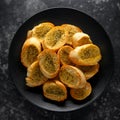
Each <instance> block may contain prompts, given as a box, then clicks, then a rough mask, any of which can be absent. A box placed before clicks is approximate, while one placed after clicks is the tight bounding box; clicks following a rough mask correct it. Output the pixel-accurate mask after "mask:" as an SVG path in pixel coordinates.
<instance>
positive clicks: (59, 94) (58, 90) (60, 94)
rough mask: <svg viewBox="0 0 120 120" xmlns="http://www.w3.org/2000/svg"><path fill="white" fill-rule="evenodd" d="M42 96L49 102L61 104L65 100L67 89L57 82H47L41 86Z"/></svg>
mask: <svg viewBox="0 0 120 120" xmlns="http://www.w3.org/2000/svg"><path fill="white" fill-rule="evenodd" d="M43 95H44V96H45V97H46V98H48V99H50V100H53V101H57V102H61V101H64V100H65V99H67V89H66V87H65V85H64V84H63V83H61V82H60V81H58V80H53V81H47V82H46V83H44V84H43Z"/></svg>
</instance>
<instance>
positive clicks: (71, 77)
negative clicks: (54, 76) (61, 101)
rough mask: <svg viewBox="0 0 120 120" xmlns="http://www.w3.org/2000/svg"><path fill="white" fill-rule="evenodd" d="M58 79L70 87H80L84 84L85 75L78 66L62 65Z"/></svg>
mask: <svg viewBox="0 0 120 120" xmlns="http://www.w3.org/2000/svg"><path fill="white" fill-rule="evenodd" d="M59 78H60V81H61V82H63V83H64V84H65V85H66V86H68V87H70V88H82V87H84V85H85V84H86V78H85V75H84V74H83V72H82V71H81V70H79V69H78V68H76V67H74V66H71V65H63V66H62V67H61V69H60V72H59Z"/></svg>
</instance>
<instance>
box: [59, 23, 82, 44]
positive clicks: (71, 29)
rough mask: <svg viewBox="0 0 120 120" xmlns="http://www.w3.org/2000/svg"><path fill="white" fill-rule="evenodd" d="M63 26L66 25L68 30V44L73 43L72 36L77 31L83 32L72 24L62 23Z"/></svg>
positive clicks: (65, 27)
mask: <svg viewBox="0 0 120 120" xmlns="http://www.w3.org/2000/svg"><path fill="white" fill-rule="evenodd" d="M61 26H62V27H64V29H65V30H66V31H67V32H68V41H67V43H66V44H68V45H72V39H73V38H72V36H73V35H74V34H75V33H77V32H82V30H81V29H80V28H79V27H77V26H75V25H72V24H62V25H61Z"/></svg>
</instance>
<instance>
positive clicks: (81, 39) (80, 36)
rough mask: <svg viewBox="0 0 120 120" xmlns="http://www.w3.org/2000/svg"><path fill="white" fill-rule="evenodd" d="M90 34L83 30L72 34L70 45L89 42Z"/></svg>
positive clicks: (74, 45)
mask: <svg viewBox="0 0 120 120" xmlns="http://www.w3.org/2000/svg"><path fill="white" fill-rule="evenodd" d="M91 43H92V41H91V40H90V36H89V35H88V34H86V33H83V32H77V33H75V34H74V35H73V40H72V45H73V47H74V48H75V47H77V46H81V45H84V44H91Z"/></svg>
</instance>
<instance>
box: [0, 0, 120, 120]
mask: <svg viewBox="0 0 120 120" xmlns="http://www.w3.org/2000/svg"><path fill="white" fill-rule="evenodd" d="M51 7H72V8H76V9H78V10H81V11H83V12H85V13H87V14H88V15H90V16H92V17H93V18H95V19H96V20H97V21H98V22H99V23H100V24H101V25H102V26H103V27H104V29H105V30H106V32H107V33H108V35H109V37H110V39H111V42H112V45H113V49H114V54H115V70H114V75H113V78H112V79H111V81H110V82H109V84H108V86H107V88H106V90H105V91H104V93H103V94H102V95H101V97H99V98H98V99H97V100H96V101H95V102H94V103H93V104H92V105H91V106H89V107H88V109H87V110H83V112H84V113H82V112H81V111H76V112H74V113H66V114H62V115H61V114H58V113H54V112H48V111H45V110H42V109H39V108H37V107H36V106H33V105H32V104H31V103H29V102H28V101H27V100H26V99H25V98H23V97H22V96H21V94H20V93H19V92H18V90H17V89H16V87H15V85H14V83H13V81H12V80H10V79H9V76H8V52H9V47H10V43H11V41H12V38H13V36H14V34H15V32H16V31H17V30H18V28H19V27H20V26H21V25H22V23H23V22H25V21H26V20H27V19H28V18H30V17H31V16H32V15H34V14H36V13H37V12H40V11H42V10H45V9H46V8H51ZM119 21H120V1H119V0H53V1H52V0H19V1H17V0H2V1H0V120H61V119H62V120H72V119H76V120H80V119H81V120H119V119H120V74H119V72H120V54H119V50H120V23H119ZM81 113H82V114H81Z"/></svg>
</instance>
